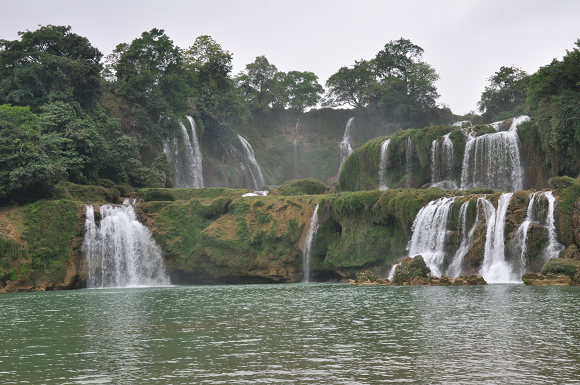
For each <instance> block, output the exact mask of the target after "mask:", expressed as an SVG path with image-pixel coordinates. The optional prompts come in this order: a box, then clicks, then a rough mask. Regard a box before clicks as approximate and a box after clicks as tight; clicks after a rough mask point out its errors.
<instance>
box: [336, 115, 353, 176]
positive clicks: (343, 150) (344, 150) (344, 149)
mask: <svg viewBox="0 0 580 385" xmlns="http://www.w3.org/2000/svg"><path fill="white" fill-rule="evenodd" d="M353 120H354V116H353V117H352V118H350V119H349V120H348V122H347V123H346V128H345V130H344V136H343V137H342V142H340V166H339V167H338V173H339V174H340V169H341V168H342V164H343V163H344V161H345V160H346V158H348V157H349V156H350V154H352V147H351V145H350V139H351V134H350V130H351V127H352V122H353Z"/></svg>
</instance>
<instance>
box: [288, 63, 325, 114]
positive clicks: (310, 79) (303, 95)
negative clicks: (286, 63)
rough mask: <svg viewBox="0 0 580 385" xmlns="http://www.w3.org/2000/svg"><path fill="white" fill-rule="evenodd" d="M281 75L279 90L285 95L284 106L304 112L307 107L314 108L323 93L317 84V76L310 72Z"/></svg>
mask: <svg viewBox="0 0 580 385" xmlns="http://www.w3.org/2000/svg"><path fill="white" fill-rule="evenodd" d="M279 74H281V75H282V76H281V78H282V79H281V88H282V90H283V93H284V94H285V99H286V103H285V106H288V107H289V108H292V109H294V110H297V111H300V112H304V110H305V109H306V108H308V107H314V106H316V105H317V104H318V103H319V102H320V99H321V97H322V94H323V93H324V89H323V88H322V86H321V85H320V84H318V76H316V75H315V74H314V73H312V72H300V71H290V72H288V73H287V74H284V73H283V72H281V73H279Z"/></svg>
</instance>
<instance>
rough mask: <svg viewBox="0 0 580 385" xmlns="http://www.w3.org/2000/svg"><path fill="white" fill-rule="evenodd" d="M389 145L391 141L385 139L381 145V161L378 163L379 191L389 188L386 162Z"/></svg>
mask: <svg viewBox="0 0 580 385" xmlns="http://www.w3.org/2000/svg"><path fill="white" fill-rule="evenodd" d="M389 143H391V139H387V140H385V141H384V142H383V143H381V159H380V163H379V190H386V189H388V188H389V187H388V186H387V161H388V154H389V153H388V151H389Z"/></svg>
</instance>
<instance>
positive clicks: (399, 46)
mask: <svg viewBox="0 0 580 385" xmlns="http://www.w3.org/2000/svg"><path fill="white" fill-rule="evenodd" d="M422 56H423V49H422V48H421V47H419V46H417V45H415V44H413V43H411V41H409V40H407V39H403V38H401V39H399V40H396V41H390V42H389V43H387V44H385V47H384V49H383V50H381V51H379V52H378V53H377V55H376V56H375V57H374V58H373V59H371V60H368V61H367V60H360V61H356V62H355V64H354V65H353V66H351V67H342V68H340V69H339V70H338V71H337V72H336V73H335V74H333V75H332V76H331V77H330V78H329V79H328V81H327V82H326V86H327V87H328V89H329V93H328V96H327V97H326V100H325V105H327V106H337V105H344V104H349V105H351V106H353V107H359V108H361V107H372V108H377V109H379V110H381V111H382V112H383V113H384V114H385V115H386V116H389V117H390V119H393V120H394V122H395V123H397V124H398V125H400V126H403V127H410V126H411V127H412V126H415V127H417V126H423V125H426V124H429V123H431V122H433V121H435V122H441V117H442V116H443V115H444V113H443V112H442V111H440V109H439V108H438V107H437V106H436V103H435V100H436V99H437V98H438V97H439V95H438V94H437V90H436V88H435V84H434V83H435V82H436V81H437V80H438V79H439V75H437V73H436V72H435V70H434V69H433V68H432V67H431V66H430V65H429V64H427V63H425V62H423V61H421V58H422Z"/></svg>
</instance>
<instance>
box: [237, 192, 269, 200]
mask: <svg viewBox="0 0 580 385" xmlns="http://www.w3.org/2000/svg"><path fill="white" fill-rule="evenodd" d="M266 195H268V190H262V191H260V190H254V191H253V192H249V193H245V194H242V198H245V197H265V196H266Z"/></svg>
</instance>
